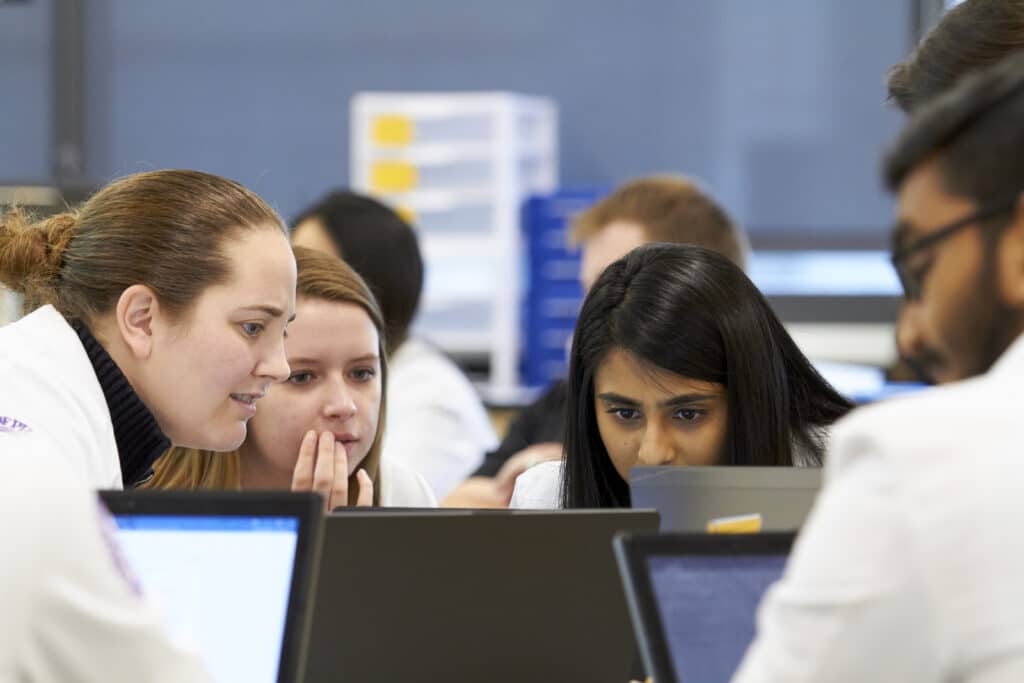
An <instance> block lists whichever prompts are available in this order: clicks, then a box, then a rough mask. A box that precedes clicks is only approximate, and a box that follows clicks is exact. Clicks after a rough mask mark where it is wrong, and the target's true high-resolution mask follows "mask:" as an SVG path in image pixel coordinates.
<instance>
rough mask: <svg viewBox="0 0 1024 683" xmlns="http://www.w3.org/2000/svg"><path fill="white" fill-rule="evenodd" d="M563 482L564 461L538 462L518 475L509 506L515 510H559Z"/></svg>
mask: <svg viewBox="0 0 1024 683" xmlns="http://www.w3.org/2000/svg"><path fill="white" fill-rule="evenodd" d="M561 482H562V461H561V460H548V461H547V462H541V463H537V464H536V465H534V466H533V467H531V468H530V469H528V470H526V471H525V472H523V473H522V474H520V475H519V476H518V477H516V485H515V488H514V489H513V490H512V500H511V501H510V502H509V504H508V506H509V508H511V509H513V510H557V509H558V508H560V507H562V506H561V502H560V501H559V496H560V495H561V493H562V491H561Z"/></svg>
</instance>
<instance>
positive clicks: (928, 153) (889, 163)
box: [884, 53, 1024, 205]
mask: <svg viewBox="0 0 1024 683" xmlns="http://www.w3.org/2000/svg"><path fill="white" fill-rule="evenodd" d="M1022 121H1024V53H1021V54H1016V55H1014V56H1012V57H1009V58H1007V59H1005V60H1003V61H1002V62H999V63H998V64H996V65H995V66H992V67H989V68H987V69H984V70H982V71H978V72H975V73H972V74H970V75H969V76H967V77H965V78H964V79H963V81H961V82H960V83H959V84H957V85H956V86H955V87H954V88H953V89H952V90H950V91H949V92H947V93H945V94H943V95H940V96H939V97H937V98H936V99H935V100H933V101H932V102H931V103H929V104H927V105H925V106H924V107H923V108H922V109H921V110H919V111H918V112H916V113H915V115H914V116H913V118H911V120H910V122H909V123H908V124H907V126H906V127H905V128H904V130H903V132H902V133H901V134H900V136H899V137H898V138H897V140H896V142H895V144H894V145H893V146H892V149H891V151H890V152H889V154H888V155H887V157H886V160H885V168H884V174H885V181H886V184H887V185H888V187H889V189H891V190H894V191H895V190H898V189H899V187H900V185H902V184H903V181H904V180H906V178H907V176H908V175H910V173H911V172H912V171H913V170H914V169H915V168H916V167H917V166H918V165H919V164H921V163H922V162H924V161H926V160H928V159H929V158H932V157H933V156H935V155H937V157H936V158H937V159H938V160H939V165H940V169H941V173H942V181H943V187H944V189H945V190H946V191H947V192H949V193H951V194H955V195H957V196H960V197H964V198H967V199H971V200H973V201H974V202H976V203H977V204H979V205H985V204H990V203H993V202H1003V201H1009V200H1011V199H1013V198H1014V197H1015V196H1017V195H1019V194H1020V193H1021V191H1022V190H1024V125H1021V122H1022Z"/></svg>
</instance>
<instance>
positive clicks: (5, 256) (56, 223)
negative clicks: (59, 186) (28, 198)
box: [0, 208, 78, 310]
mask: <svg viewBox="0 0 1024 683" xmlns="http://www.w3.org/2000/svg"><path fill="white" fill-rule="evenodd" d="M77 219H78V217H77V214H76V213H74V212H68V213H61V214H57V215H55V216H51V217H50V218H47V219H46V220H43V221H40V222H38V223H33V222H32V220H31V218H30V217H29V216H28V215H27V214H26V213H25V212H24V211H22V210H21V209H20V208H14V209H11V210H10V211H9V212H8V213H7V214H6V215H4V216H2V217H0V284H3V285H5V286H6V287H7V288H8V289H11V290H12V291H14V292H17V293H19V294H23V295H24V297H25V308H26V309H27V310H30V309H33V308H37V307H39V306H41V305H43V304H46V303H52V302H53V300H54V298H55V285H56V282H57V280H58V278H59V277H60V269H61V266H62V265H63V262H64V250H65V249H67V246H68V244H69V243H70V242H71V238H72V237H74V231H75V225H76V224H77Z"/></svg>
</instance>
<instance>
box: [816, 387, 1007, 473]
mask: <svg viewBox="0 0 1024 683" xmlns="http://www.w3.org/2000/svg"><path fill="white" fill-rule="evenodd" d="M1022 400H1024V387H1021V386H1020V383H1017V382H1005V381H998V380H997V379H996V378H994V377H990V376H981V377H977V378H974V379H970V380H966V381H962V382H957V383H955V384H950V385H945V386H941V387H933V388H930V389H926V390H923V391H920V392H917V393H913V394H906V395H900V396H895V397H892V398H889V399H886V400H883V401H879V402H878V403H873V404H870V405H868V406H864V407H861V408H858V409H857V410H854V411H853V412H852V413H850V414H849V415H848V416H846V417H845V418H843V419H842V420H840V421H839V422H837V423H836V424H835V425H834V426H833V428H832V430H831V439H830V441H831V443H830V448H829V453H828V456H827V458H826V468H827V469H828V470H831V471H832V472H833V473H834V472H837V471H839V470H841V469H842V468H844V467H846V466H849V465H851V464H853V463H856V462H860V461H862V460H863V459H864V458H866V457H875V458H883V459H885V460H886V461H887V462H888V464H889V465H891V466H892V467H893V468H894V470H895V471H898V470H900V469H901V468H904V467H911V468H916V467H917V466H919V465H921V464H924V462H925V461H926V462H927V464H928V465H929V466H934V465H936V464H938V463H939V462H940V461H941V460H942V459H943V458H945V457H947V456H956V455H957V454H959V453H961V452H962V451H963V449H964V448H965V447H967V445H968V444H970V443H971V442H972V441H973V440H974V439H975V438H977V437H978V436H980V435H981V434H983V433H985V432H990V431H993V430H995V431H1000V430H1005V429H1010V428H1012V425H1013V424H1014V423H1015V421H1016V420H1017V417H1016V415H1015V413H1016V410H1015V409H1014V406H1019V405H1021V401H1022Z"/></svg>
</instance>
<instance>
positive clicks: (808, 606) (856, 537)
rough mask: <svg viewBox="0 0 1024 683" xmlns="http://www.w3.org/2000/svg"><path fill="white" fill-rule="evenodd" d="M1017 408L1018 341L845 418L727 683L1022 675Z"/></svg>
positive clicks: (1022, 354) (1022, 497)
mask: <svg viewBox="0 0 1024 683" xmlns="http://www.w3.org/2000/svg"><path fill="white" fill-rule="evenodd" d="M1022 417H1024V337H1022V338H1021V339H1018V340H1017V341H1016V342H1015V343H1014V344H1013V346H1011V347H1010V349H1009V350H1008V351H1007V352H1006V353H1005V354H1004V355H1003V357H1002V358H1001V359H1000V360H999V362H998V363H997V364H996V366H995V367H994V368H993V369H992V370H991V371H990V372H989V373H988V374H987V375H984V376H983V377H979V378H976V379H973V380H970V381H966V382H961V383H959V384H955V385H950V386H946V387H941V388H936V389H933V390H929V391H927V392H923V393H921V394H917V395H911V396H907V397H902V398H896V399H892V400H890V401H886V402H883V403H881V404H876V405H873V406H869V407H866V408H863V409H861V410H857V411H856V412H854V413H853V414H851V415H850V416H849V417H848V418H846V419H845V420H843V421H841V422H840V423H839V424H838V425H837V426H836V428H835V430H834V431H833V436H832V439H833V440H832V448H831V452H830V455H829V456H828V458H827V459H826V464H825V468H826V469H825V486H824V488H823V489H822V492H821V494H820V495H819V497H818V500H817V502H816V504H815V506H814V509H813V510H812V512H811V515H810V517H809V519H808V521H807V523H806V525H805V526H804V529H803V531H802V532H801V534H800V537H799V540H798V542H797V544H796V547H795V548H794V551H793V554H792V556H791V558H790V560H789V563H788V566H787V568H786V572H785V575H784V577H783V579H782V580H781V581H780V582H779V583H778V584H777V585H775V586H774V587H773V588H772V589H770V591H769V592H768V594H767V596H766V598H765V600H764V602H763V604H762V605H761V608H760V612H759V618H758V636H757V638H756V640H755V642H754V644H753V645H752V646H751V649H750V651H749V652H748V653H747V657H746V659H745V661H744V662H743V664H742V666H741V668H740V670H739V672H738V673H737V675H736V677H735V678H734V681H735V682H738V683H762V682H763V681H786V682H787V683H802V682H804V681H835V682H845V681H849V682H850V683H853V682H854V681H856V682H857V683H861V682H864V681H871V682H872V683H885V682H888V681H892V682H896V681H911V680H912V681H924V682H931V681H935V682H938V681H957V682H963V683H1004V682H1006V683H1010V682H1011V681H1013V682H1019V681H1024V528H1022V526H1021V522H1022V520H1024V441H1022V439H1021V422H1022Z"/></svg>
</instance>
